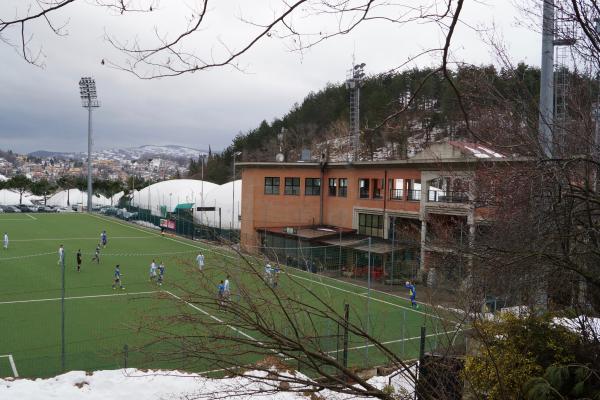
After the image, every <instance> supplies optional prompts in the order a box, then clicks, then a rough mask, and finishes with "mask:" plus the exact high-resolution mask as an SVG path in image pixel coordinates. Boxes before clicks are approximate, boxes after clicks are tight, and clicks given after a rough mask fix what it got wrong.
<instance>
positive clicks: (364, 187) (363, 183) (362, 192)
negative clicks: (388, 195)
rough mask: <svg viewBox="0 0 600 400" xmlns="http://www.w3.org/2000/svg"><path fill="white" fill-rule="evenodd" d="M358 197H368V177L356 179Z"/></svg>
mask: <svg viewBox="0 0 600 400" xmlns="http://www.w3.org/2000/svg"><path fill="white" fill-rule="evenodd" d="M358 197H360V198H361V199H368V198H369V179H364V178H363V179H359V180H358Z"/></svg>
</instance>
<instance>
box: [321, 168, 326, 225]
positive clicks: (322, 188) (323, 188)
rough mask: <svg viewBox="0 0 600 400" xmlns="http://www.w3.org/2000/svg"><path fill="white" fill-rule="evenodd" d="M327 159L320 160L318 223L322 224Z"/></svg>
mask: <svg viewBox="0 0 600 400" xmlns="http://www.w3.org/2000/svg"><path fill="white" fill-rule="evenodd" d="M326 167H327V161H321V193H320V195H319V225H323V201H324V194H325V179H324V177H325V168H326Z"/></svg>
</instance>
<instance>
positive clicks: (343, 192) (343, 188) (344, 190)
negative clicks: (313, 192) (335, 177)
mask: <svg viewBox="0 0 600 400" xmlns="http://www.w3.org/2000/svg"><path fill="white" fill-rule="evenodd" d="M339 183H340V191H339V194H338V196H340V197H346V196H347V195H348V179H347V178H340V182H339Z"/></svg>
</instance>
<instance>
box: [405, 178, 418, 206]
mask: <svg viewBox="0 0 600 400" xmlns="http://www.w3.org/2000/svg"><path fill="white" fill-rule="evenodd" d="M406 186H407V187H408V196H407V197H408V200H409V201H419V200H421V180H420V179H407V180H406Z"/></svg>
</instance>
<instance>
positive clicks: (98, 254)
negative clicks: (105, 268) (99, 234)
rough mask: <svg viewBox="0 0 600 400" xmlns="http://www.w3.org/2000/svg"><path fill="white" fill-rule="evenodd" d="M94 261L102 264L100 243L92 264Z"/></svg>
mask: <svg viewBox="0 0 600 400" xmlns="http://www.w3.org/2000/svg"><path fill="white" fill-rule="evenodd" d="M94 261H96V262H97V263H98V264H100V243H98V245H97V246H96V252H95V253H94V257H92V262H94Z"/></svg>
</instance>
